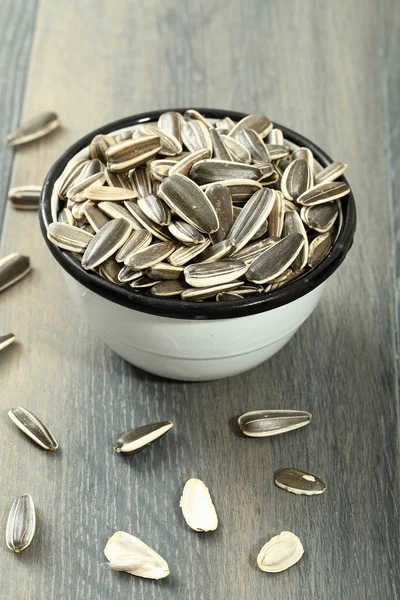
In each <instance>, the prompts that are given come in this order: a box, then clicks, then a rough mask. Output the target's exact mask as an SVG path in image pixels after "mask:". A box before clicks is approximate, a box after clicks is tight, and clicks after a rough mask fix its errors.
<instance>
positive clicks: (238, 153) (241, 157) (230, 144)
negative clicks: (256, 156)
mask: <svg viewBox="0 0 400 600" xmlns="http://www.w3.org/2000/svg"><path fill="white" fill-rule="evenodd" d="M220 138H221V141H222V143H223V144H224V146H225V148H226V149H227V150H228V153H229V155H230V157H231V160H232V161H234V162H239V163H245V164H248V165H249V164H250V163H251V154H250V152H249V151H248V149H247V148H246V147H245V146H243V144H241V143H240V142H239V141H238V140H237V139H235V138H233V137H229V136H228V135H221V136H220ZM225 162H226V161H225Z"/></svg>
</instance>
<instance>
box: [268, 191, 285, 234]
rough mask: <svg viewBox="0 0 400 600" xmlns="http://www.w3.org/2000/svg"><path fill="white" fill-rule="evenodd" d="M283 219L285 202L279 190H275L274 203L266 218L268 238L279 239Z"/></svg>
mask: <svg viewBox="0 0 400 600" xmlns="http://www.w3.org/2000/svg"><path fill="white" fill-rule="evenodd" d="M284 218H285V202H284V197H283V194H282V192H281V191H280V190H275V202H274V205H273V207H272V210H271V212H270V213H269V216H268V235H269V237H281V235H282V230H283V222H284Z"/></svg>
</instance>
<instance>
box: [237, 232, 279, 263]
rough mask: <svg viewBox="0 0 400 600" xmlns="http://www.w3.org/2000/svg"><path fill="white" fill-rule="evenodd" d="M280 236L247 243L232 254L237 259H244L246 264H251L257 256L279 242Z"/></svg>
mask: <svg viewBox="0 0 400 600" xmlns="http://www.w3.org/2000/svg"><path fill="white" fill-rule="evenodd" d="M278 241H279V238H275V237H270V238H266V239H263V240H258V241H256V242H253V243H252V244H247V246H245V247H244V248H243V249H242V250H238V251H236V250H234V251H233V252H232V253H231V256H232V257H233V256H234V257H235V258H236V259H237V260H242V261H243V262H245V263H246V264H251V263H252V262H253V260H254V259H256V258H257V256H260V254H262V253H263V252H265V250H266V249H267V248H269V247H270V246H272V245H273V244H274V243H275V242H278Z"/></svg>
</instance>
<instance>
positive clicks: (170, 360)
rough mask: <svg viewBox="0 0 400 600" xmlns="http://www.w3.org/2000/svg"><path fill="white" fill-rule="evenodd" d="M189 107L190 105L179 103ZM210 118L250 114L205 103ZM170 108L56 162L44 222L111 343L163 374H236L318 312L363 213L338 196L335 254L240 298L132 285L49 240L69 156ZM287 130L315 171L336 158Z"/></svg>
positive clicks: (114, 127) (71, 283) (77, 293)
mask: <svg viewBox="0 0 400 600" xmlns="http://www.w3.org/2000/svg"><path fill="white" fill-rule="evenodd" d="M177 110H179V112H184V110H185V109H177ZM199 110H200V112H201V113H202V114H204V115H206V116H208V117H209V118H222V117H224V116H226V115H229V116H230V117H231V118H232V119H233V120H235V121H237V120H240V119H241V118H243V117H244V116H245V115H244V114H241V113H232V112H229V111H222V110H211V109H199ZM162 112H164V111H157V112H153V113H145V114H142V115H137V116H133V117H129V118H127V119H123V120H121V121H118V122H115V123H110V124H108V125H106V126H104V127H102V128H100V129H99V130H97V131H94V132H92V133H90V134H88V135H87V136H85V137H84V138H82V139H81V140H79V141H78V142H77V143H76V144H74V145H73V146H72V147H71V148H69V149H68V150H67V151H66V152H65V153H64V154H63V155H62V157H61V158H60V159H59V160H58V161H57V162H56V163H55V165H54V166H53V167H52V169H51V170H50V172H49V174H48V176H47V178H46V181H45V184H44V186H43V192H42V200H41V210H40V222H41V228H42V231H43V235H44V237H45V239H46V242H47V244H48V246H49V248H50V250H51V252H52V254H53V255H54V256H55V258H56V259H57V260H58V262H59V263H60V265H61V266H62V267H63V269H64V275H65V278H66V281H67V284H68V287H69V290H70V292H71V295H72V297H73V298H74V300H75V302H76V304H77V305H78V306H79V307H80V309H81V310H82V312H83V313H84V314H85V316H86V319H87V321H88V322H89V323H91V324H92V325H93V327H94V328H95V329H96V330H97V332H98V334H99V336H100V337H101V338H102V339H103V340H104V342H105V343H106V344H107V345H108V346H109V347H110V348H112V350H114V351H115V352H116V353H117V354H119V355H120V356H122V357H123V358H125V359H126V360H127V361H129V362H130V363H132V364H133V365H136V366H137V367H140V368H141V369H144V370H146V371H149V372H151V373H155V374H156V375H161V376H163V377H169V378H172V379H181V380H188V381H205V380H211V379H219V378H222V377H228V376H231V375H236V374H238V373H241V372H243V371H247V370H248V369H251V368H253V367H255V366H257V365H259V364H260V363H262V362H263V361H265V360H266V359H268V358H270V357H271V356H272V355H273V354H275V353H276V352H278V350H280V349H281V348H282V347H283V346H284V345H285V344H286V343H287V342H288V341H289V340H290V338H291V337H292V335H293V334H294V333H295V332H296V331H297V329H298V328H299V327H300V325H301V324H302V323H303V322H304V321H305V320H306V319H307V317H309V315H310V314H311V313H312V311H313V310H314V308H315V307H316V305H317V304H318V301H319V299H320V297H321V295H322V292H323V289H324V285H325V281H326V280H327V279H328V277H329V276H330V275H331V274H332V273H333V272H334V271H335V270H336V269H337V268H338V266H339V265H340V264H341V262H342V261H343V260H344V258H345V256H346V254H347V251H348V250H349V248H350V247H351V245H352V241H353V236H354V231H355V226H356V213H355V205H354V199H353V196H352V194H350V195H349V196H347V197H346V198H345V202H344V203H343V204H342V203H341V202H339V203H338V204H339V207H340V215H341V220H340V223H339V232H338V236H337V238H336V241H335V242H334V244H333V246H332V248H331V250H330V251H329V253H328V255H327V256H326V257H325V258H324V259H323V260H322V261H321V263H320V264H319V265H317V266H316V267H315V268H314V269H312V270H310V271H309V272H307V273H305V274H304V275H303V276H302V277H300V278H298V279H297V280H295V281H293V282H291V283H290V284H288V285H287V286H286V287H283V288H280V289H278V290H276V291H274V292H269V293H265V294H263V295H261V296H258V297H257V298H254V297H248V298H246V299H243V300H238V301H233V302H203V303H200V302H198V303H191V302H183V301H181V300H176V299H169V298H155V297H150V296H144V295H141V294H137V293H135V292H133V291H132V290H131V289H126V288H122V287H119V286H116V285H114V284H113V283H110V282H108V281H105V280H103V279H102V278H101V277H99V276H98V275H96V274H95V273H88V272H86V271H84V270H83V269H82V268H81V266H80V264H79V262H78V261H76V259H75V258H74V257H73V256H72V255H70V254H69V253H68V252H64V251H63V250H61V249H59V248H57V247H56V246H54V245H53V244H52V243H51V242H49V241H48V240H47V227H48V226H49V224H50V223H51V222H52V221H53V220H55V219H56V216H57V212H58V209H59V206H58V204H59V201H58V195H57V180H58V178H59V177H60V175H61V173H62V172H63V170H64V169H65V166H66V165H67V163H68V162H69V161H70V160H76V157H77V155H79V156H87V152H88V151H87V146H88V144H89V143H90V140H91V139H92V137H94V136H95V135H97V134H98V133H115V132H116V131H120V130H121V129H126V128H128V129H129V128H130V127H132V126H133V125H135V124H137V123H139V122H148V121H155V120H157V119H158V116H159V115H160V114H161V113H162ZM276 127H279V128H280V129H282V131H283V133H284V136H285V139H286V140H287V142H288V143H289V144H291V145H293V146H305V147H309V148H310V149H311V150H312V152H313V154H314V157H315V158H316V160H317V163H316V166H315V168H316V170H318V169H321V168H322V167H324V166H326V165H327V164H329V163H330V162H332V160H331V159H330V158H329V157H328V156H327V155H326V154H325V153H324V152H323V151H322V150H320V149H319V148H318V147H316V146H315V145H314V144H313V143H312V142H310V141H309V140H307V139H305V138H304V137H303V136H301V135H299V134H297V133H295V132H293V131H291V130H289V129H287V128H285V127H282V126H281V125H276Z"/></svg>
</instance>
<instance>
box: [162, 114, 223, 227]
mask: <svg viewBox="0 0 400 600" xmlns="http://www.w3.org/2000/svg"><path fill="white" fill-rule="evenodd" d="M193 122H194V123H198V122H199V121H193ZM196 164H198V163H196ZM195 167H196V165H194V166H193V167H192V170H193V169H194V168H195ZM159 195H160V197H161V198H162V199H163V200H164V201H165V202H166V203H167V204H168V206H169V207H170V208H171V209H172V210H174V211H175V212H176V213H177V214H178V215H179V216H180V217H181V218H182V219H183V220H184V221H186V222H187V223H189V225H192V226H193V227H196V229H198V230H199V231H201V232H202V233H214V231H217V229H218V227H219V223H218V217H217V213H216V212H215V210H214V207H213V205H212V204H211V202H210V201H209V199H208V198H207V196H206V195H205V194H204V192H202V191H201V190H200V188H199V187H198V185H196V183H195V182H194V181H191V179H189V178H188V177H185V176H184V175H171V177H168V179H165V180H164V181H163V182H162V184H161V186H160V190H159Z"/></svg>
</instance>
